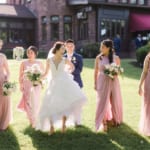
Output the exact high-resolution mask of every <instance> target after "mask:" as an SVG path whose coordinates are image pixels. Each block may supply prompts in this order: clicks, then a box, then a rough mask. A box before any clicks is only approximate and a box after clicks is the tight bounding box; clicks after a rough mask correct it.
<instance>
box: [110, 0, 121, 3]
mask: <svg viewBox="0 0 150 150" xmlns="http://www.w3.org/2000/svg"><path fill="white" fill-rule="evenodd" d="M108 2H111V3H118V2H119V0H108Z"/></svg>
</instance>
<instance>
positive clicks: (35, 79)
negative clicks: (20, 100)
mask: <svg viewBox="0 0 150 150" xmlns="http://www.w3.org/2000/svg"><path fill="white" fill-rule="evenodd" d="M24 73H25V76H26V77H27V79H28V80H30V81H31V82H32V84H33V86H37V85H39V84H42V81H41V75H42V71H41V69H40V67H39V65H37V64H34V65H32V66H31V67H27V69H26V70H25V71H24Z"/></svg>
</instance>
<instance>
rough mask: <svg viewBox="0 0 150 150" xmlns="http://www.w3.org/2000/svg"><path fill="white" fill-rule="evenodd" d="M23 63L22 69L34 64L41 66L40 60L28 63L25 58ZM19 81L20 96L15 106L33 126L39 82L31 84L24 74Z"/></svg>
mask: <svg viewBox="0 0 150 150" xmlns="http://www.w3.org/2000/svg"><path fill="white" fill-rule="evenodd" d="M23 64H24V71H25V70H26V69H27V68H28V67H31V66H32V65H34V64H37V65H39V66H41V62H40V61H37V60H36V61H35V62H34V63H30V62H29V61H28V60H27V61H24V62H23ZM21 82H22V84H23V90H22V98H21V100H20V102H19V104H18V106H17V108H18V109H19V110H21V111H24V112H26V114H27V117H28V119H29V122H30V124H31V126H32V127H33V128H34V127H35V123H36V119H37V115H38V113H39V107H40V94H41V85H40V84H39V85H37V86H33V85H32V83H31V81H29V80H28V79H27V77H25V74H22V75H21Z"/></svg>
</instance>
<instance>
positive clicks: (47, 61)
mask: <svg viewBox="0 0 150 150" xmlns="http://www.w3.org/2000/svg"><path fill="white" fill-rule="evenodd" d="M49 69H50V60H49V59H47V60H46V68H45V72H44V74H43V75H42V77H41V78H42V79H44V78H45V77H46V76H47V74H48V72H49Z"/></svg>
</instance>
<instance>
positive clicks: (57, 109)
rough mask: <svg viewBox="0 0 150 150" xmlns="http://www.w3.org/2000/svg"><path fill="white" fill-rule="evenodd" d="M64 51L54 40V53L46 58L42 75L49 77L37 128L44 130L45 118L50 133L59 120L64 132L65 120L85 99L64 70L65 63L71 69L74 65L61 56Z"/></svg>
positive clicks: (60, 43)
mask: <svg viewBox="0 0 150 150" xmlns="http://www.w3.org/2000/svg"><path fill="white" fill-rule="evenodd" d="M64 52H65V47H64V44H63V43H62V42H56V43H55V45H54V47H53V49H52V53H53V54H54V55H53V56H52V57H51V58H48V59H47V62H46V69H45V73H44V74H43V76H42V78H45V77H46V76H47V75H48V76H51V79H50V82H49V85H48V88H47V90H46V93H45V96H44V99H43V104H42V106H41V109H40V113H39V118H38V122H37V129H39V130H42V131H45V130H46V120H48V128H49V134H50V135H51V134H53V132H54V125H55V124H56V122H58V121H60V120H61V121H62V125H61V126H62V129H61V130H62V132H65V129H66V121H67V120H68V119H69V118H70V117H71V116H73V114H74V112H75V111H77V109H78V108H79V107H81V106H83V104H84V102H85V101H86V97H85V95H84V93H83V92H82V90H81V89H80V87H79V85H78V84H77V83H76V82H75V81H74V80H73V77H72V75H71V74H69V73H67V72H66V70H65V67H66V65H69V67H70V68H71V69H72V70H73V69H74V65H73V64H72V63H71V62H70V61H69V60H68V59H66V58H63V55H64ZM49 72H50V74H48V73H49Z"/></svg>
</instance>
